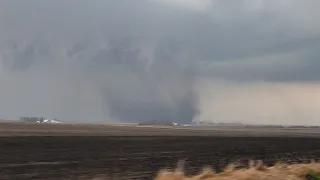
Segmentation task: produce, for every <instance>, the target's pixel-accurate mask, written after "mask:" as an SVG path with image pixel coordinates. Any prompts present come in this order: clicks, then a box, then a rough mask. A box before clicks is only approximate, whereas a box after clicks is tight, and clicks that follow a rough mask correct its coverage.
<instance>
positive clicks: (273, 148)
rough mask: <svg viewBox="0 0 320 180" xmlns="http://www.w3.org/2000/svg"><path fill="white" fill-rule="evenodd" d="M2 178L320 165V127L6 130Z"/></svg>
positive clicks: (141, 175)
mask: <svg viewBox="0 0 320 180" xmlns="http://www.w3.org/2000/svg"><path fill="white" fill-rule="evenodd" d="M0 126H1V127H0V132H1V137H0V147H1V148H0V179H4V180H5V179H16V180H19V179H52V180H53V179H56V180H62V179H93V178H97V177H100V176H102V177H108V178H114V179H152V177H153V176H154V174H155V173H156V172H157V171H158V170H160V169H162V168H174V167H175V166H176V164H177V162H178V161H179V160H185V168H186V172H187V173H188V174H194V173H197V172H198V171H199V170H201V168H202V167H204V166H212V167H213V168H216V169H221V168H223V167H224V166H225V165H227V164H228V163H231V162H234V161H237V162H239V163H240V164H243V165H245V164H246V163H247V161H248V160H250V159H261V160H263V161H264V162H265V163H266V164H267V165H272V164H274V163H275V162H278V161H283V162H289V163H299V162H304V161H308V160H310V159H315V160H318V159H320V139H319V132H318V130H317V129H287V130H281V129H275V128H271V129H269V131H268V129H251V130H250V129H248V128H247V129H246V128H235V127H233V128H231V127H229V128H226V127H224V128H209V129H207V128H203V127H186V128H184V127H179V128H176V127H155V126H152V127H135V126H134V125H71V124H63V125H43V124H20V123H11V124H10V123H3V124H0Z"/></svg>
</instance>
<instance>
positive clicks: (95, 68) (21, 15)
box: [0, 0, 320, 122]
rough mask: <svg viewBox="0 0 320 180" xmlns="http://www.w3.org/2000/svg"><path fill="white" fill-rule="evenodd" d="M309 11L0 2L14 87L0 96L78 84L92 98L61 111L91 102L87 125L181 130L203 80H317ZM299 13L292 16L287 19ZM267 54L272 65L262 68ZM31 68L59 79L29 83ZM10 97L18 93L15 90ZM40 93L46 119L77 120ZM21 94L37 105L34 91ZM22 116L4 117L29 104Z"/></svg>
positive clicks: (285, 6) (2, 44)
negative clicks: (164, 124) (106, 122)
mask: <svg viewBox="0 0 320 180" xmlns="http://www.w3.org/2000/svg"><path fill="white" fill-rule="evenodd" d="M189 2H192V1H189ZM199 2H200V1H199ZM259 3H260V4H259ZM316 5H317V2H315V1H312V2H311V1H307V2H304V3H302V2H301V1H285V2H279V1H272V0H271V1H253V0H252V1H249V0H244V1H232V3H231V2H229V1H228V2H227V1H222V0H221V1H217V0H216V1H211V3H208V4H205V5H203V7H206V8H194V9H192V6H188V8H183V6H185V5H184V4H183V3H177V4H176V5H173V4H172V3H171V2H169V1H168V2H164V1H163V2H162V1H156V0H137V1H131V0H123V1H102V0H97V1H90V2H89V1H84V0H83V1H82V0H80V1H79V0H77V1H76V0H70V1H60V0H57V1H52V0H31V1H23V2H22V1H18V0H10V1H9V0H7V1H1V2H0V48H1V49H0V67H1V69H2V70H1V71H0V72H1V73H2V78H3V79H2V82H1V83H2V85H4V86H5V85H6V84H5V82H8V81H9V80H10V78H12V79H14V80H15V82H16V84H15V85H12V84H11V86H12V87H11V86H9V85H8V87H6V88H3V89H2V91H3V94H2V96H4V94H6V93H10V90H11V89H10V88H13V87H19V83H21V82H24V81H28V82H30V83H31V84H32V85H31V84H30V86H38V85H39V84H43V83H44V82H46V81H48V80H50V81H51V82H52V83H54V84H55V85H56V86H59V87H60V88H61V89H73V91H74V94H79V93H80V91H81V92H82V91H84V89H83V88H84V87H83V86H82V85H81V84H86V85H87V86H92V88H93V89H94V92H95V93H96V94H95V95H93V94H90V96H89V95H87V96H86V97H81V96H80V95H79V96H76V95H74V96H72V98H70V99H69V101H70V102H69V103H70V104H73V103H72V101H74V102H84V101H86V100H88V99H89V100H90V103H92V104H96V105H95V106H94V107H95V108H93V110H90V113H88V114H96V117H92V119H103V118H104V117H106V118H110V119H116V120H118V121H127V122H134V121H139V120H147V119H166V120H168V119H169V120H178V121H180V122H190V121H191V120H192V119H194V118H195V117H196V116H198V115H199V113H200V109H199V106H198V105H199V103H200V102H199V93H200V91H199V90H200V89H201V88H202V87H200V86H198V85H197V82H198V81H199V80H201V79H202V78H207V77H209V78H225V79H232V80H239V81H255V80H260V79H263V80H266V81H281V82H287V81H311V80H312V81H318V80H319V78H320V74H319V73H318V72H319V71H317V70H316V67H317V65H318V61H317V60H316V59H317V58H318V57H319V53H318V51H317V50H316V49H317V48H318V46H319V34H318V33H317V31H316V30H314V29H318V30H319V29H320V26H319V25H320V24H319V23H318V22H317V21H316V19H317V17H318V16H316V15H313V16H310V15H309V13H308V11H307V10H306V9H309V10H310V11H311V12H314V7H317V6H316ZM301 11H303V12H304V13H302V15H301V14H299V15H301V16H298V15H295V12H299V13H300V12H301ZM311 18H315V19H314V20H311ZM319 22H320V21H319ZM310 26H312V27H313V28H309V27H310ZM284 54H299V56H296V57H295V56H286V55H284ZM270 56H275V58H274V60H273V61H270V62H269V63H266V61H268V57H270ZM287 57H290V58H292V60H290V59H284V58H287ZM248 62H254V63H251V64H250V63H249V64H248ZM260 62H262V63H260ZM221 63H222V64H225V65H223V66H221ZM286 63H287V64H286ZM201 64H205V66H204V67H203V66H201ZM266 64H267V65H266ZM39 68H40V69H43V70H44V72H46V71H48V72H52V73H50V74H51V75H54V72H55V73H57V74H60V75H57V77H54V78H46V77H43V78H41V79H35V78H32V77H33V76H31V75H30V74H32V75H34V74H36V72H38V69H39ZM16 73H18V74H19V73H20V74H21V73H22V74H25V75H26V76H17V75H16ZM70 74H74V75H73V76H70ZM28 75H30V76H28ZM39 75H40V74H39ZM62 75H65V76H62ZM13 77H14V78H13ZM4 78H5V79H4ZM27 78H29V79H27ZM46 79H47V80H46ZM67 82H72V83H67ZM79 87H81V88H82V89H81V88H79ZM61 91H63V90H61ZM16 93H20V94H21V93H23V90H22V88H21V91H19V92H16ZM46 93H47V95H48V96H50V97H52V99H49V100H47V101H48V102H47V103H48V106H49V104H50V107H51V109H53V110H52V112H47V114H48V115H54V114H56V115H57V116H61V117H62V118H64V117H65V118H70V119H72V117H77V118H79V116H76V115H74V114H76V109H77V106H78V105H77V104H76V103H75V104H73V105H74V107H72V108H71V109H73V110H72V111H71V110H70V113H68V111H67V109H68V108H70V106H68V108H66V109H65V110H64V111H61V107H60V106H63V105H61V103H60V102H56V101H53V99H55V98H58V97H59V94H57V93H56V92H55V91H54V90H48V91H47V92H46ZM80 94H81V93H80ZM29 96H30V97H34V99H37V98H36V97H37V94H36V92H34V93H33V92H32V91H31V92H29ZM92 96H94V97H92ZM77 98H78V100H77V101H76V100H75V99H77ZM3 99H5V100H6V101H9V100H8V98H3ZM79 99H80V100H79ZM97 99H99V100H97ZM39 101H40V100H39ZM101 101H102V102H101ZM3 102H4V101H3ZM15 102H16V103H17V104H18V103H19V100H18V99H17V100H15ZM21 102H22V101H21ZM11 103H12V102H11ZM24 103H25V102H24ZM2 106H3V109H7V108H6V107H5V106H4V105H3V104H2ZM12 106H13V105H12ZM58 107H59V108H58ZM85 107H86V106H83V105H82V106H81V107H80V106H79V109H82V111H84V110H83V109H85ZM48 108H49V107H48ZM22 109H23V107H22V106H19V105H17V108H16V110H10V112H11V113H8V116H13V114H15V116H19V115H20V114H19V111H23V112H24V113H25V114H31V113H36V112H37V110H36V109H37V106H34V108H33V109H32V108H31V107H30V109H29V110H28V111H27V110H22ZM62 109H63V108H62ZM94 109H97V110H96V111H95V110H94ZM3 113H4V114H6V113H5V112H3ZM83 113H85V112H83ZM22 115H23V113H22ZM73 115H74V116H73ZM88 118H89V117H88ZM74 119H75V118H74Z"/></svg>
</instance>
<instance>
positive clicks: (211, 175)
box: [155, 162, 320, 180]
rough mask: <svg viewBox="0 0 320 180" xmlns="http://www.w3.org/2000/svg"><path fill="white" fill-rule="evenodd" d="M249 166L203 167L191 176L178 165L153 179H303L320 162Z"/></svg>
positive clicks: (319, 168)
mask: <svg viewBox="0 0 320 180" xmlns="http://www.w3.org/2000/svg"><path fill="white" fill-rule="evenodd" d="M249 166H251V167H249V168H247V169H240V170H236V169H235V165H230V166H228V167H227V168H226V169H225V170H224V171H223V172H222V173H215V171H214V170H212V169H210V168H204V169H203V171H202V172H201V173H200V174H198V175H195V176H191V177H187V176H185V174H184V172H183V168H182V166H178V168H177V169H175V170H174V171H169V170H162V171H160V172H159V173H158V175H157V177H156V178H155V180H305V179H307V178H306V175H307V174H308V173H309V172H311V171H314V172H320V163H316V162H312V163H308V164H294V165H288V164H281V163H278V164H276V165H275V166H273V167H265V166H264V165H263V164H262V163H261V162H251V163H249Z"/></svg>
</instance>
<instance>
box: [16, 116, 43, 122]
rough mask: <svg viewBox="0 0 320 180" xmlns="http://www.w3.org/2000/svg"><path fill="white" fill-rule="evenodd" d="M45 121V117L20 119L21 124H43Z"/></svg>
mask: <svg viewBox="0 0 320 180" xmlns="http://www.w3.org/2000/svg"><path fill="white" fill-rule="evenodd" d="M43 120H44V118H43V117H20V122H23V123H37V122H42V121H43Z"/></svg>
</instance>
